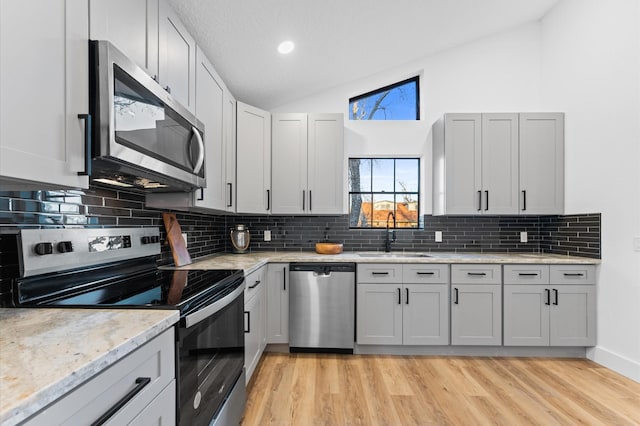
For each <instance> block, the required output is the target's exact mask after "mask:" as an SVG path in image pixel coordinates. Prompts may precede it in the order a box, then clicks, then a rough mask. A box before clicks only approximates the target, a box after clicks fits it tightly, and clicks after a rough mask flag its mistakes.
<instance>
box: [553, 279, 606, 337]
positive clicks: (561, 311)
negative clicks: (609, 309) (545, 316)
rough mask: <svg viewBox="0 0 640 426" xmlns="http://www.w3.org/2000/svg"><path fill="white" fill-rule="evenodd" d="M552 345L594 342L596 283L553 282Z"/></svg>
mask: <svg viewBox="0 0 640 426" xmlns="http://www.w3.org/2000/svg"><path fill="white" fill-rule="evenodd" d="M551 293H552V294H551V309H550V312H551V314H550V316H551V325H550V330H551V339H550V343H551V346H595V344H596V287H595V286H593V285H571V284H569V285H552V286H551Z"/></svg>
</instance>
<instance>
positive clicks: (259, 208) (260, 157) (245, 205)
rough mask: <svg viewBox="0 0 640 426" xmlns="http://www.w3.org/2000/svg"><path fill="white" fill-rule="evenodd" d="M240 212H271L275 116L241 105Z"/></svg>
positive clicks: (238, 128) (237, 150) (238, 209)
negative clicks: (272, 145) (273, 125)
mask: <svg viewBox="0 0 640 426" xmlns="http://www.w3.org/2000/svg"><path fill="white" fill-rule="evenodd" d="M236 120H237V136H236V155H237V162H236V187H237V188H236V211H237V212H238V213H263V214H264V213H268V212H269V211H270V210H271V116H270V115H269V113H268V112H267V111H263V110H261V109H258V108H255V107H252V106H250V105H247V104H244V103H242V102H238V103H237V116H236Z"/></svg>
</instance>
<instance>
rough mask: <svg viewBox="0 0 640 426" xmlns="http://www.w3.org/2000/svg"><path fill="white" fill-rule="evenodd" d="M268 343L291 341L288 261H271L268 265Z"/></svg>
mask: <svg viewBox="0 0 640 426" xmlns="http://www.w3.org/2000/svg"><path fill="white" fill-rule="evenodd" d="M267 343H289V264H288V263H270V264H269V266H268V277H267Z"/></svg>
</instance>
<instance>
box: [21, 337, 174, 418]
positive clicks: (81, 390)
mask: <svg viewBox="0 0 640 426" xmlns="http://www.w3.org/2000/svg"><path fill="white" fill-rule="evenodd" d="M175 366H176V364H175V338H174V328H173V327H172V328H170V329H169V330H167V331H165V332H164V333H162V334H161V335H160V336H158V337H156V338H154V339H153V340H151V341H150V342H147V343H146V344H144V345H143V346H141V347H140V348H138V349H136V350H135V351H134V352H132V353H130V354H129V355H127V356H126V357H124V358H122V359H121V360H119V361H118V362H117V363H115V364H113V365H112V366H111V367H109V368H107V369H106V370H104V371H102V372H101V373H99V374H97V375H96V376H94V377H93V378H91V379H90V380H89V381H87V382H85V383H84V384H83V385H81V386H79V387H77V388H76V389H74V390H72V391H71V392H69V393H68V394H67V395H65V396H63V397H62V398H60V399H59V400H57V401H56V402H54V403H53V404H51V405H50V406H49V407H47V408H45V409H44V410H42V411H40V412H38V414H36V415H35V416H33V417H31V418H29V419H28V420H27V423H26V424H28V425H31V426H33V425H51V424H56V425H79V424H92V423H93V422H94V421H95V420H96V419H97V418H98V417H100V416H101V415H102V414H103V413H106V412H107V411H108V410H109V409H110V408H112V407H113V406H114V405H116V404H117V403H118V402H119V401H120V400H122V399H123V398H124V397H125V395H127V394H128V392H130V391H132V390H133V389H135V388H136V386H137V379H138V378H148V379H150V382H148V384H147V385H144V386H143V385H140V387H141V390H140V391H139V392H138V393H137V394H136V395H135V396H134V397H133V398H132V399H131V400H129V402H127V404H126V405H124V406H123V407H122V408H121V409H120V410H118V411H117V412H116V413H115V414H114V415H113V416H112V417H111V418H109V419H107V421H106V423H105V424H113V425H116V424H127V423H129V422H130V421H131V420H132V419H133V418H134V417H135V416H137V415H138V413H140V412H141V411H142V410H143V409H144V407H146V406H147V405H149V403H151V401H153V400H154V399H155V398H156V396H157V395H158V394H160V392H162V390H163V389H165V388H166V387H167V386H168V385H170V384H171V383H172V381H173V379H174V378H175ZM166 408H167V409H168V410H171V411H173V413H174V415H175V400H172V401H171V404H170V405H169V406H168V407H166Z"/></svg>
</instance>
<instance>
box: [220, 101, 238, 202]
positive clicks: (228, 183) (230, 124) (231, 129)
mask: <svg viewBox="0 0 640 426" xmlns="http://www.w3.org/2000/svg"><path fill="white" fill-rule="evenodd" d="M223 118H224V158H225V168H224V170H225V184H224V186H225V190H224V193H225V205H224V210H225V211H227V212H230V213H233V212H235V211H236V201H235V199H236V194H235V192H234V190H235V187H236V99H235V98H234V97H233V95H232V94H231V92H229V91H228V90H226V91H225V92H224V112H223Z"/></svg>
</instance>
